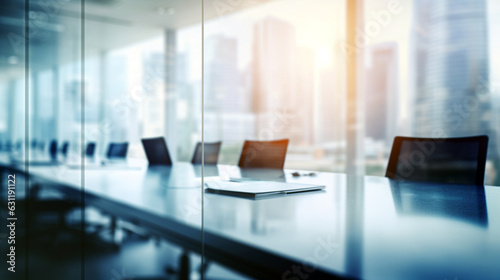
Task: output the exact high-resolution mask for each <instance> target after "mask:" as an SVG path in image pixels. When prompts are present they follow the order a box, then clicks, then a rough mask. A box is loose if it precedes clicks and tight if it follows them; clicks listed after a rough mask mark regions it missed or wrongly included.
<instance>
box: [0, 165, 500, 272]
mask: <svg viewBox="0 0 500 280" xmlns="http://www.w3.org/2000/svg"><path fill="white" fill-rule="evenodd" d="M0 167H1V168H2V169H4V170H9V171H10V172H15V173H25V171H26V170H25V165H22V164H15V163H12V162H11V161H9V160H7V159H5V158H0ZM122 167H123V166H122ZM292 172H293V171H292V170H284V171H281V170H278V171H277V170H263V169H240V168H238V167H235V166H228V165H218V166H205V168H204V175H205V180H215V178H218V177H220V176H221V177H244V178H255V179H261V180H275V181H286V182H293V183H305V184H309V183H312V184H320V185H325V186H326V188H325V190H324V191H316V192H310V193H301V194H293V195H282V196H275V197H270V198H266V199H257V200H253V199H245V198H239V197H232V196H225V195H219V194H211V193H206V192H204V191H203V189H202V188H201V167H200V166H195V165H191V164H188V163H181V162H178V163H174V165H173V166H171V167H149V168H148V166H147V164H146V163H145V162H144V163H141V164H135V165H134V166H133V167H131V166H129V165H127V166H124V167H123V168H121V167H120V166H118V167H117V166H113V165H108V166H103V167H102V168H91V167H88V168H87V167H86V168H85V170H84V172H82V169H81V168H75V167H74V166H73V167H68V166H65V165H32V166H29V170H28V175H29V176H30V178H32V179H31V180H33V181H37V182H42V183H43V182H46V183H48V185H50V187H51V188H55V189H57V190H59V191H61V192H63V193H64V194H65V195H66V196H68V197H70V198H73V199H76V200H78V199H81V198H82V197H84V199H85V204H86V205H89V206H93V207H96V208H99V209H102V210H103V211H105V212H106V213H109V214H111V215H115V216H117V217H119V218H121V219H124V220H127V221H131V222H133V223H135V224H137V225H139V226H141V227H143V228H145V229H147V230H149V231H151V232H154V233H155V234H158V235H160V236H161V237H162V238H164V239H166V240H168V241H169V242H172V243H173V244H176V245H178V246H179V247H182V248H183V249H184V250H186V251H187V252H194V253H197V254H201V253H203V254H204V256H205V258H206V259H207V260H211V261H215V262H218V263H220V264H222V265H225V266H227V267H230V268H232V269H234V270H237V271H239V272H241V273H243V274H246V275H248V276H250V277H252V278H256V279H291V280H292V279H293V280H299V279H300V280H302V279H450V280H451V279H460V280H461V279H500V188H498V187H494V186H484V187H482V186H481V187H476V186H463V185H439V184H429V183H411V182H396V181H392V180H389V179H387V178H383V177H373V176H364V177H363V176H348V175H346V174H337V173H323V172H317V173H316V175H315V176H301V177H293V176H292V175H291V173H292ZM25 175H26V174H25ZM82 176H84V178H83V179H84V182H85V183H84V185H82ZM202 236H203V237H202ZM202 248H203V249H202ZM143 257H144V258H147V256H143Z"/></svg>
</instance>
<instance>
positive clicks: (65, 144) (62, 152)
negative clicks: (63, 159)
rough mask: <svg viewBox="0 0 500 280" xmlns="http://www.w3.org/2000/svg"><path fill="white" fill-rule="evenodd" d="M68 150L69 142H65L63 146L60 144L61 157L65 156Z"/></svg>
mask: <svg viewBox="0 0 500 280" xmlns="http://www.w3.org/2000/svg"><path fill="white" fill-rule="evenodd" d="M68 150H69V142H68V141H65V142H64V143H63V144H62V147H61V154H62V155H63V156H67V155H68Z"/></svg>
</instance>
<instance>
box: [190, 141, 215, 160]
mask: <svg viewBox="0 0 500 280" xmlns="http://www.w3.org/2000/svg"><path fill="white" fill-rule="evenodd" d="M201 145H202V143H200V142H198V143H197V144H196V148H195V149H194V154H193V159H192V160H191V163H192V164H201V155H202V153H201ZM221 145H222V141H219V142H214V143H204V151H203V153H204V154H205V158H204V163H205V164H217V162H218V161H219V152H220V146H221Z"/></svg>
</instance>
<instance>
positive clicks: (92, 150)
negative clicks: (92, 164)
mask: <svg viewBox="0 0 500 280" xmlns="http://www.w3.org/2000/svg"><path fill="white" fill-rule="evenodd" d="M94 153H95V143H94V142H89V143H87V148H85V155H86V156H87V157H93V156H94Z"/></svg>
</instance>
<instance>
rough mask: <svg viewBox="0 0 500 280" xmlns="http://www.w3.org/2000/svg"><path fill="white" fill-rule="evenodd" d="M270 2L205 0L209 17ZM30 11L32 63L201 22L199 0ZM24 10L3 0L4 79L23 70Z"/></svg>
mask: <svg viewBox="0 0 500 280" xmlns="http://www.w3.org/2000/svg"><path fill="white" fill-rule="evenodd" d="M270 1H272V0H205V3H204V5H205V6H204V7H205V15H204V16H205V20H210V19H213V18H216V17H222V16H224V15H227V14H230V13H234V12H237V11H240V10H242V9H246V8H249V7H253V6H256V5H260V4H263V3H265V2H270ZM40 3H53V4H54V5H48V6H43V5H41V4H40ZM30 11H31V12H30V13H29V17H30V30H31V32H33V35H32V36H31V37H30V39H29V40H28V43H29V48H30V64H31V65H30V67H32V68H36V67H37V66H40V67H47V65H54V63H64V62H65V61H68V60H74V59H75V57H76V58H79V55H80V54H81V52H80V49H81V45H82V39H84V42H83V43H84V44H85V54H86V55H92V54H95V53H99V52H103V51H106V50H111V49H116V48H118V47H120V46H126V45H129V44H132V43H134V42H140V41H143V40H145V39H148V38H153V37H155V36H159V35H161V34H162V32H164V30H166V29H180V28H183V27H188V26H192V25H195V24H199V23H201V22H202V3H201V0H85V2H84V11H85V12H84V13H82V2H81V0H67V2H65V1H64V0H52V1H37V0H31V4H30ZM82 14H83V15H84V22H85V25H84V36H82V25H81V20H82ZM24 15H25V5H24V1H19V0H2V6H1V7H0V72H1V73H2V76H3V77H4V78H8V77H9V76H11V75H19V73H23V70H24V63H23V61H24V42H23V34H24V33H23V31H24ZM200 32H201V29H200ZM200 34H201V33H200Z"/></svg>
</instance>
